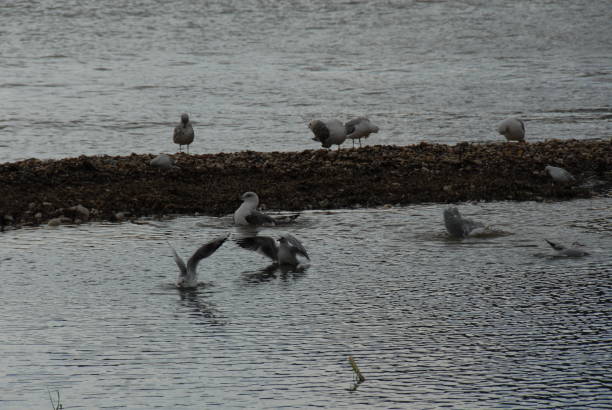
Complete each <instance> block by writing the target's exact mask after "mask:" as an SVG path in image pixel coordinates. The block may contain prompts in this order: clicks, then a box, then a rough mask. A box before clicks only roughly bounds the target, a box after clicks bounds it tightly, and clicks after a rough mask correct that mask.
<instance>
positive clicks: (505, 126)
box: [497, 118, 525, 141]
mask: <svg viewBox="0 0 612 410" xmlns="http://www.w3.org/2000/svg"><path fill="white" fill-rule="evenodd" d="M497 132H499V133H500V134H501V135H503V136H504V137H506V140H508V141H525V124H524V123H523V121H522V120H520V119H518V118H508V119H507V120H504V121H502V122H500V123H499V125H498V126H497Z"/></svg>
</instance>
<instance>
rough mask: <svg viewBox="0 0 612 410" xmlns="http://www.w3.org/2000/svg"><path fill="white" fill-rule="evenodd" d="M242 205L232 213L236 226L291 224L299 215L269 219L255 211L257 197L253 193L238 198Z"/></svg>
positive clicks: (257, 201)
mask: <svg viewBox="0 0 612 410" xmlns="http://www.w3.org/2000/svg"><path fill="white" fill-rule="evenodd" d="M240 199H241V200H242V204H241V205H240V207H239V208H238V209H236V212H234V223H235V224H236V225H255V226H275V225H283V224H287V223H290V222H293V221H294V220H295V219H296V218H297V217H298V216H300V214H293V215H287V216H278V217H271V216H269V215H266V214H264V213H262V212H259V211H258V210H257V206H258V205H259V196H257V194H256V193H255V192H250V191H249V192H245V193H244V194H242V195H241V196H240Z"/></svg>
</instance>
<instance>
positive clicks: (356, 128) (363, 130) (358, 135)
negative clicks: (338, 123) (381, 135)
mask: <svg viewBox="0 0 612 410" xmlns="http://www.w3.org/2000/svg"><path fill="white" fill-rule="evenodd" d="M344 127H345V128H346V133H347V136H346V138H350V139H352V140H353V147H355V139H359V146H360V147H361V139H362V138H368V137H369V136H370V134H371V133H377V132H378V127H377V126H376V125H374V124H372V123H371V122H370V120H369V119H367V118H366V117H357V118H355V119H352V120H350V121H349V122H347V123H346V124H344Z"/></svg>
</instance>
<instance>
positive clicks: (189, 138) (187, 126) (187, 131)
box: [172, 114, 194, 153]
mask: <svg viewBox="0 0 612 410" xmlns="http://www.w3.org/2000/svg"><path fill="white" fill-rule="evenodd" d="M193 137H194V134H193V127H192V126H191V123H190V122H189V115H187V114H182V115H181V122H180V124H179V125H177V126H176V127H174V136H173V138H172V139H173V141H174V143H175V144H179V151H181V149H182V147H183V145H187V153H189V144H191V143H192V142H193Z"/></svg>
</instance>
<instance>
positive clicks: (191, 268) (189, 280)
mask: <svg viewBox="0 0 612 410" xmlns="http://www.w3.org/2000/svg"><path fill="white" fill-rule="evenodd" d="M228 236H229V234H226V235H225V236H219V237H217V238H215V239H213V240H212V241H210V242H208V243H205V244H204V245H202V246H200V247H199V248H198V250H197V251H195V252H194V253H193V255H191V258H189V260H188V261H187V266H185V262H183V259H181V257H180V256H179V255H178V253H176V250H175V249H174V248H173V247H172V245H170V242H168V246H170V249H172V253H173V256H174V261H175V262H176V264H177V266H178V267H179V270H180V272H179V275H178V278H177V279H176V287H177V288H180V289H188V288H195V287H197V286H198V272H197V268H198V263H199V262H200V261H201V260H202V259H204V258H207V257H209V256H210V255H212V254H213V253H214V252H215V251H216V250H217V249H219V247H220V246H221V245H223V242H225V240H226V239H227V237H228Z"/></svg>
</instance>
